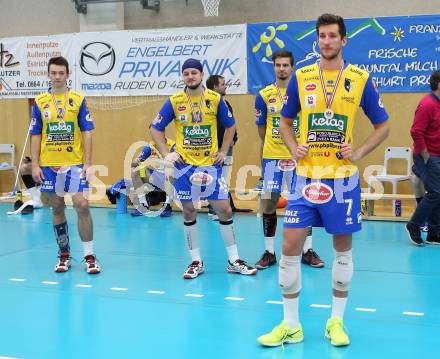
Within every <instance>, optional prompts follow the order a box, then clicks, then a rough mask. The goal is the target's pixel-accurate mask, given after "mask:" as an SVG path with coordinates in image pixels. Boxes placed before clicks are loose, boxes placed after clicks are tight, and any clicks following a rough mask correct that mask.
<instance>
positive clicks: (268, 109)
mask: <svg viewBox="0 0 440 359" xmlns="http://www.w3.org/2000/svg"><path fill="white" fill-rule="evenodd" d="M279 90H280V94H281V98H280V94H279V93H278V90H277V87H276V86H275V84H271V85H269V86H266V87H265V88H264V89H262V90H261V91H260V92H259V93H258V95H257V96H256V98H255V123H256V124H257V126H266V136H265V138H264V145H263V158H267V159H289V158H291V157H292V156H291V154H290V152H289V150H288V148H287V147H286V145H285V144H284V142H283V139H282V138H281V134H280V118H281V115H280V113H281V108H282V106H283V103H284V102H285V100H286V96H285V95H286V89H285V88H282V87H280V88H279ZM295 124H296V123H295ZM295 124H294V125H295ZM295 132H297V131H295Z"/></svg>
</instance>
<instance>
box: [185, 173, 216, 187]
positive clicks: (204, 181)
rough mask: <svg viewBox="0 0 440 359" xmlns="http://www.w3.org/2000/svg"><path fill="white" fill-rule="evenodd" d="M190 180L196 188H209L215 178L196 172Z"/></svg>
mask: <svg viewBox="0 0 440 359" xmlns="http://www.w3.org/2000/svg"><path fill="white" fill-rule="evenodd" d="M189 180H190V182H191V183H192V184H193V185H195V186H209V185H210V184H211V183H212V181H214V178H213V177H212V176H211V175H210V174H208V173H203V172H196V173H194V174H193V175H191V177H190V178H189Z"/></svg>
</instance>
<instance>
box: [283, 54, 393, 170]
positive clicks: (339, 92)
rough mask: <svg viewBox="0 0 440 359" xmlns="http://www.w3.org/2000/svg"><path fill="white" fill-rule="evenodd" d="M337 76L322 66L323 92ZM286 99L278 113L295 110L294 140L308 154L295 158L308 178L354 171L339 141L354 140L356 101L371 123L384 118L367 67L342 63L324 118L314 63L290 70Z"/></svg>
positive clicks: (329, 89)
mask: <svg viewBox="0 0 440 359" xmlns="http://www.w3.org/2000/svg"><path fill="white" fill-rule="evenodd" d="M337 76H338V70H336V71H329V70H324V71H323V78H324V81H325V89H324V90H325V93H326V95H329V94H331V93H332V92H333V89H334V86H335V82H336V79H337ZM286 95H287V101H286V103H285V105H284V106H283V108H282V110H281V115H282V116H284V117H287V118H291V119H293V118H295V116H296V115H297V114H298V113H299V112H301V115H300V125H299V129H300V131H299V132H300V133H299V141H298V143H299V144H308V145H309V152H308V154H307V156H305V157H304V158H302V159H300V160H299V161H298V166H297V174H298V175H299V176H303V177H308V178H345V177H348V176H350V175H352V174H353V173H356V172H357V168H356V167H355V166H354V165H353V164H352V163H351V161H350V160H349V159H342V158H341V156H340V149H341V146H342V144H343V143H353V125H354V122H355V115H356V112H357V110H358V108H359V107H362V109H363V111H364V113H365V114H366V115H367V117H368V118H369V119H370V121H371V123H373V124H380V123H382V122H385V121H386V120H387V119H388V114H387V113H386V111H385V109H384V106H383V104H382V102H381V99H380V97H379V93H378V91H377V89H376V87H375V84H374V82H373V81H372V79H371V77H370V75H369V73H368V72H366V71H364V70H361V69H360V68H358V67H356V66H353V65H350V64H347V63H346V64H345V66H344V69H343V72H342V75H341V79H340V82H339V86H338V87H337V89H336V93H335V97H334V100H333V103H332V105H331V109H332V110H333V112H334V114H333V116H331V118H329V116H327V117H326V116H325V115H324V112H325V110H326V109H327V105H326V102H325V98H324V95H323V88H322V85H321V81H320V76H319V67H318V64H313V65H309V66H305V67H303V68H301V69H299V70H297V71H296V72H295V74H294V75H293V76H292V79H291V80H290V82H289V85H288V87H287V92H286Z"/></svg>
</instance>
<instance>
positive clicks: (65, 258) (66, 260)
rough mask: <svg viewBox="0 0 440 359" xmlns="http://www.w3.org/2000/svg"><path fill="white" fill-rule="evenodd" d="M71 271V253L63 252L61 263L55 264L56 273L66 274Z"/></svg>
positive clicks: (60, 258)
mask: <svg viewBox="0 0 440 359" xmlns="http://www.w3.org/2000/svg"><path fill="white" fill-rule="evenodd" d="M69 269H70V253H69V252H61V253H60V256H59V261H58V263H57V264H55V268H54V271H55V272H57V273H64V272H67V271H68V270H69Z"/></svg>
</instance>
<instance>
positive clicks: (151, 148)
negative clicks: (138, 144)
mask: <svg viewBox="0 0 440 359" xmlns="http://www.w3.org/2000/svg"><path fill="white" fill-rule="evenodd" d="M165 141H166V143H167V149H168V152H174V150H175V148H176V142H175V141H174V140H172V139H169V138H166V139H165ZM151 155H153V156H156V157H158V158H162V155H161V154H160V152H159V150H158V149H157V148H156V143H155V142H154V141H150V142H148V144H147V145H146V146H144V148H142V151H141V153H139V156H138V158H139V159H140V160H141V161H145V160H146V159H147V158H148V157H150V156H151Z"/></svg>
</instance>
